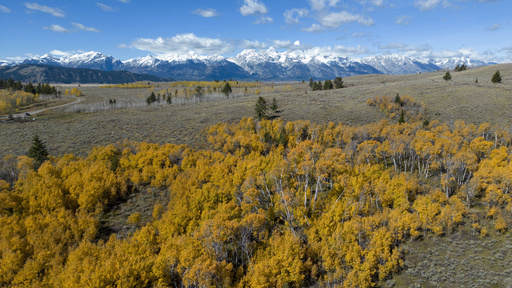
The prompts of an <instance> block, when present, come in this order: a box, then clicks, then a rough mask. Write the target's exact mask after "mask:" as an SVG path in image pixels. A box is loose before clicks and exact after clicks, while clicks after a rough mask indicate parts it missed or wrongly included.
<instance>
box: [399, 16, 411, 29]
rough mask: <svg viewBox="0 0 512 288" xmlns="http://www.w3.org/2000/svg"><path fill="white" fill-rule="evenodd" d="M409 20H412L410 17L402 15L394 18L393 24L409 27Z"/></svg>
mask: <svg viewBox="0 0 512 288" xmlns="http://www.w3.org/2000/svg"><path fill="white" fill-rule="evenodd" d="M411 20H412V17H411V16H407V15H403V16H399V17H396V19H395V24H396V25H405V26H409V24H411Z"/></svg>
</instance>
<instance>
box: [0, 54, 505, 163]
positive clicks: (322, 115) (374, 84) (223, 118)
mask: <svg viewBox="0 0 512 288" xmlns="http://www.w3.org/2000/svg"><path fill="white" fill-rule="evenodd" d="M498 69H499V70H500V71H501V74H502V77H503V81H502V82H503V83H501V84H493V83H491V77H492V75H493V74H494V72H495V71H496V70H498ZM443 75H444V72H436V73H423V74H417V75H361V76H354V77H348V78H345V79H344V83H345V85H347V86H349V87H346V88H343V89H339V90H329V91H314V92H312V91H310V89H309V87H308V84H307V83H308V82H307V81H306V83H304V84H302V83H294V84H291V85H292V89H291V91H286V92H282V91H281V90H283V89H279V87H280V86H285V85H288V84H284V83H275V84H270V83H266V84H264V85H266V86H270V85H271V86H275V89H274V91H273V92H271V93H268V94H263V93H262V94H260V95H249V96H242V97H239V98H234V97H231V99H226V98H225V99H221V100H215V101H204V102H201V103H195V104H184V105H166V104H161V105H151V106H147V105H145V103H144V101H139V102H141V103H142V104H139V105H138V106H141V107H133V108H125V109H108V110H105V111H99V112H96V113H69V112H65V111H66V110H65V109H64V108H63V109H60V111H59V110H57V111H51V112H46V113H44V114H42V115H38V116H37V120H36V121H31V122H14V123H1V126H0V127H1V129H0V139H2V145H1V146H0V157H2V158H3V157H4V156H5V155H8V154H14V155H24V154H25V153H26V151H27V150H28V148H29V146H30V141H31V139H32V138H33V137H34V135H35V134H38V135H40V137H41V139H43V141H44V142H45V143H46V145H47V148H48V150H49V151H50V153H51V154H52V155H55V156H58V155H64V154H66V153H73V154H74V155H80V156H85V155H87V154H88V153H89V151H90V150H91V149H92V148H93V147H94V146H99V145H108V144H110V143H114V142H118V141H123V140H132V141H147V142H151V143H176V144H188V145H190V146H192V147H195V148H201V147H204V146H205V145H206V141H205V140H206V139H205V137H204V135H203V134H202V132H203V131H204V129H205V128H207V127H210V126H212V125H214V124H217V123H219V122H228V123H236V122H238V121H240V120H241V119H242V118H243V117H254V114H255V113H254V105H255V103H256V100H257V98H258V96H263V97H264V98H266V100H267V102H270V101H271V100H272V98H276V100H277V102H278V104H279V110H281V111H282V112H281V113H279V117H281V119H283V120H284V121H295V120H309V121H311V122H312V123H328V122H334V123H343V124H346V125H351V126H356V125H363V124H369V123H373V122H376V121H378V120H380V119H383V118H384V117H385V115H384V113H382V112H379V111H377V110H376V109H374V108H372V107H369V106H368V105H367V103H366V101H367V100H368V99H369V98H371V97H375V96H385V95H389V96H394V95H396V94H397V93H399V94H400V95H409V96H411V97H413V98H414V99H416V100H418V101H421V102H423V103H424V104H425V106H426V107H427V108H428V110H429V112H430V119H431V120H439V121H440V122H447V123H453V122H454V121H455V120H458V119H460V120H463V121H465V122H466V123H474V124H481V123H485V122H487V123H491V124H498V125H503V126H512V118H511V117H510V114H509V113H510V111H511V110H512V85H510V82H511V81H512V64H503V65H495V66H489V67H481V68H477V69H470V70H466V71H461V72H452V75H453V79H452V80H450V81H445V80H443V79H442V76H443ZM476 79H478V83H475V80H476ZM156 85H158V87H155V89H154V91H155V93H156V92H157V91H159V90H161V89H164V88H170V89H172V90H174V88H171V87H169V85H167V86H166V84H156ZM352 85H353V86H352ZM71 88H72V87H65V88H63V89H71ZM78 88H79V89H80V91H82V93H83V95H84V97H85V101H83V102H81V103H80V104H79V105H81V107H87V106H89V107H91V109H90V110H94V107H98V106H103V107H104V106H108V101H109V99H116V101H117V103H122V101H123V99H124V98H130V99H132V98H144V97H147V96H149V93H150V91H149V89H147V88H146V89H122V88H108V89H105V88H104V89H100V88H99V86H97V85H81V86H80V87H78ZM234 92H235V93H236V92H237V91H236V90H235V91H234ZM142 100H143V99H142ZM164 102H165V101H162V103H164ZM67 109H68V111H69V108H67ZM62 110H64V111H62ZM82 110H86V108H82ZM79 111H80V110H79Z"/></svg>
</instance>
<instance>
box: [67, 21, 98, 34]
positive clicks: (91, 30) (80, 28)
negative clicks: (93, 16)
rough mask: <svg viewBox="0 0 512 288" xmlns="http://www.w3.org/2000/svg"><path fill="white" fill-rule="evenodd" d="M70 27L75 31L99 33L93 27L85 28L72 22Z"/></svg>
mask: <svg viewBox="0 0 512 288" xmlns="http://www.w3.org/2000/svg"><path fill="white" fill-rule="evenodd" d="M72 25H73V27H75V29H77V30H82V31H88V32H100V31H99V30H98V29H96V28H94V27H85V26H84V25H83V24H80V23H75V22H73V23H72Z"/></svg>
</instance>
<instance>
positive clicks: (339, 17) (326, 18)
mask: <svg viewBox="0 0 512 288" xmlns="http://www.w3.org/2000/svg"><path fill="white" fill-rule="evenodd" d="M318 21H319V22H320V24H322V25H323V26H325V27H328V28H338V27H340V26H342V25H344V24H348V23H353V22H358V23H359V24H362V25H365V26H371V25H374V22H373V20H372V19H371V18H366V19H365V18H364V17H363V16H361V15H354V14H350V13H349V12H347V11H342V12H333V13H329V14H327V15H323V16H321V17H320V18H319V19H318Z"/></svg>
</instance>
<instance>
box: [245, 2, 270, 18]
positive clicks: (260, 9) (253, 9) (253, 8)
mask: <svg viewBox="0 0 512 288" xmlns="http://www.w3.org/2000/svg"><path fill="white" fill-rule="evenodd" d="M240 13H241V14H242V15H243V16H248V15H256V14H261V15H264V14H267V13H268V9H267V6H265V4H263V3H260V2H258V0H244V5H243V6H242V7H240Z"/></svg>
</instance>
